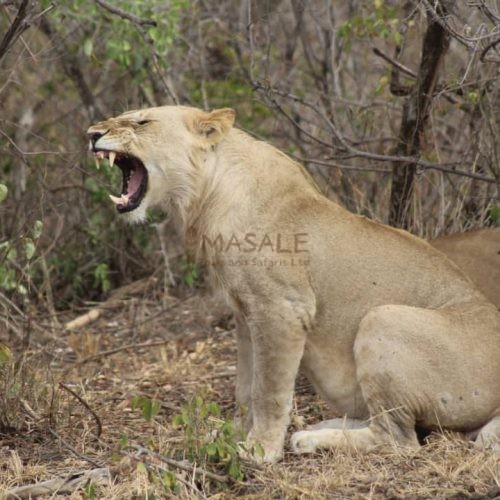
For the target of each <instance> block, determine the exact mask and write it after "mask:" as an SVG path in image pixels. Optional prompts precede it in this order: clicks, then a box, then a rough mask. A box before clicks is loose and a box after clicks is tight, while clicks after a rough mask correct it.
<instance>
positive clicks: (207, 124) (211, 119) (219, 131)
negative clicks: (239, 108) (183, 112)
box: [194, 108, 236, 144]
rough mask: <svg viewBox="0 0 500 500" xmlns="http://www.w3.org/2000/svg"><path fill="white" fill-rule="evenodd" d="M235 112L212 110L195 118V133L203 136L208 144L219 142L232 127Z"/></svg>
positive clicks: (230, 110)
mask: <svg viewBox="0 0 500 500" xmlns="http://www.w3.org/2000/svg"><path fill="white" fill-rule="evenodd" d="M235 117H236V112H235V111H234V109H230V108H222V109H214V110H213V111H211V112H210V113H203V114H201V115H200V116H199V117H196V118H195V122H194V129H195V131H196V132H197V133H198V134H200V135H202V136H204V137H205V138H206V139H207V140H208V141H209V142H210V143H212V144H215V143H216V142H218V141H220V140H221V139H222V138H223V137H224V136H225V135H226V134H227V133H228V132H229V130H230V129H231V127H232V126H233V125H234V119H235Z"/></svg>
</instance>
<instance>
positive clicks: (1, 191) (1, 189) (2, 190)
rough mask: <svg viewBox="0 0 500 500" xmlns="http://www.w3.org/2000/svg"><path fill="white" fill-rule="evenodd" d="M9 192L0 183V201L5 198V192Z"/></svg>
mask: <svg viewBox="0 0 500 500" xmlns="http://www.w3.org/2000/svg"><path fill="white" fill-rule="evenodd" d="M8 192H9V190H8V188H7V186H6V185H5V184H0V203H2V202H3V201H4V200H5V198H7V193H8Z"/></svg>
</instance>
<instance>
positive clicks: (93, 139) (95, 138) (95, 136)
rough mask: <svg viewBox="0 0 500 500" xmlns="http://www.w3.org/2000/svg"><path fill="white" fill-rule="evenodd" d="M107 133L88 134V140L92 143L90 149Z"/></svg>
mask: <svg viewBox="0 0 500 500" xmlns="http://www.w3.org/2000/svg"><path fill="white" fill-rule="evenodd" d="M107 133H108V131H106V132H90V133H89V138H90V142H91V143H92V147H95V143H96V142H97V141H98V140H99V139H100V138H101V137H102V136H103V135H106V134H107Z"/></svg>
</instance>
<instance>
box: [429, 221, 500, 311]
mask: <svg viewBox="0 0 500 500" xmlns="http://www.w3.org/2000/svg"><path fill="white" fill-rule="evenodd" d="M429 243H430V244H431V245H432V246H433V247H435V248H437V249H438V250H440V251H441V252H443V253H444V254H446V256H447V257H448V258H449V259H451V260H452V261H453V262H455V263H456V264H458V266H459V267H460V268H461V269H462V270H463V271H465V274H467V276H469V278H471V279H472V281H473V282H474V284H475V285H476V286H477V287H478V289H479V290H481V291H482V292H483V293H484V295H485V296H486V297H487V298H488V299H489V300H490V301H491V302H492V303H493V304H495V305H496V306H497V308H498V309H500V227H495V228H488V229H479V230H475V231H468V232H466V233H456V234H450V235H448V236H440V237H439V238H436V239H434V240H431V241H429Z"/></svg>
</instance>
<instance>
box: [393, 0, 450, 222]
mask: <svg viewBox="0 0 500 500" xmlns="http://www.w3.org/2000/svg"><path fill="white" fill-rule="evenodd" d="M438 8H439V13H440V16H441V17H442V16H444V15H446V14H447V10H446V6H445V2H441V3H440V4H439V7H438ZM448 45H449V33H448V31H447V30H446V28H445V27H444V26H443V22H442V21H437V20H436V17H435V15H434V14H430V15H428V26H427V31H426V33H425V36H424V40H423V44H422V57H421V60H420V68H419V72H418V78H417V83H416V85H415V86H414V88H413V91H412V93H411V94H410V95H409V96H408V98H407V100H406V102H405V104H404V107H403V117H402V119H401V127H400V131H399V144H398V147H397V150H396V153H397V155H398V156H399V155H401V156H410V157H418V156H419V155H420V150H421V138H422V135H423V133H424V129H425V126H426V125H427V121H428V118H429V113H430V107H431V103H432V99H433V94H434V90H435V88H436V85H437V81H438V73H439V68H440V65H441V62H442V60H443V58H444V55H445V53H446V51H447V49H448ZM417 165H418V163H417V162H416V161H412V162H407V161H395V162H394V166H393V178H392V187H391V198H390V209H389V210H390V212H389V224H391V225H393V226H396V227H408V210H409V207H410V203H411V199H412V194H413V185H414V180H415V173H416V169H417Z"/></svg>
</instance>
